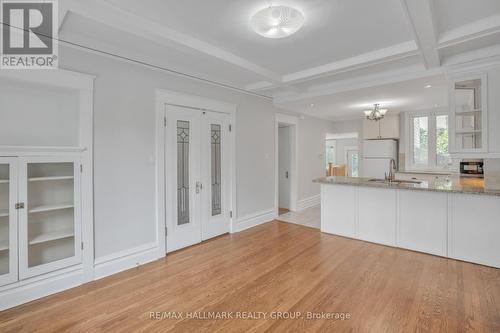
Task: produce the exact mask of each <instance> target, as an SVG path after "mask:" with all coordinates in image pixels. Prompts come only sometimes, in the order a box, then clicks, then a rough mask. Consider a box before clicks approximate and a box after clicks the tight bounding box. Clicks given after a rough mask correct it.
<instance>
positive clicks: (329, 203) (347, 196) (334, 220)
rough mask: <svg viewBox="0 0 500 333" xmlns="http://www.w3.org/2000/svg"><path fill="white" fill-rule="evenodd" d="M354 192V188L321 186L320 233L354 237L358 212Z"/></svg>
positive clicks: (355, 189) (355, 193)
mask: <svg viewBox="0 0 500 333" xmlns="http://www.w3.org/2000/svg"><path fill="white" fill-rule="evenodd" d="M356 191H357V188H356V187H354V186H321V231H322V232H327V233H331V234H336V235H341V236H346V237H355V235H356V225H355V223H356V218H357V212H358V207H357V199H356V197H357V192H356ZM332 198H335V199H334V200H332Z"/></svg>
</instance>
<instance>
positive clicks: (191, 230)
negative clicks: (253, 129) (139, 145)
mask: <svg viewBox="0 0 500 333" xmlns="http://www.w3.org/2000/svg"><path fill="white" fill-rule="evenodd" d="M165 112H166V119H167V121H166V132H165V133H166V138H165V144H166V152H165V167H166V170H165V171H166V200H167V202H166V208H167V209H166V215H165V216H166V219H167V221H166V226H167V252H170V251H175V250H178V249H181V248H183V247H186V246H190V245H193V244H196V243H199V242H201V221H200V206H201V195H200V192H201V191H202V186H203V184H202V182H201V170H200V158H201V156H200V152H201V149H200V129H201V126H200V122H201V112H200V111H199V110H193V109H189V108H184V107H179V106H172V105H166V106H165Z"/></svg>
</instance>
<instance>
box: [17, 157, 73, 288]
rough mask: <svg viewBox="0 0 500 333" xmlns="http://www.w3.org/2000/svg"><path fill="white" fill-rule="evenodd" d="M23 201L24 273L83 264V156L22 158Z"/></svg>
mask: <svg viewBox="0 0 500 333" xmlns="http://www.w3.org/2000/svg"><path fill="white" fill-rule="evenodd" d="M19 201H20V202H22V203H23V204H24V207H23V208H22V209H19V210H18V212H19V276H20V278H21V279H24V278H29V277H32V276H35V275H39V274H44V273H47V272H50V271H54V270H57V269H61V268H64V267H68V266H71V265H75V264H78V263H81V259H82V250H81V212H80V162H79V158H78V157H72V156H68V157H23V158H21V159H20V163H19Z"/></svg>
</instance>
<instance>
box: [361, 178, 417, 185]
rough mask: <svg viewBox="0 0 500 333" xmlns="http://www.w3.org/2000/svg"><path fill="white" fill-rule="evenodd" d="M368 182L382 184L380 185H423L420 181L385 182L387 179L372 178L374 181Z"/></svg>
mask: <svg viewBox="0 0 500 333" xmlns="http://www.w3.org/2000/svg"><path fill="white" fill-rule="evenodd" d="M368 181H369V182H373V183H380V184H422V182H421V181H418V180H399V179H395V180H392V181H389V180H385V179H378V178H372V179H369V180H368Z"/></svg>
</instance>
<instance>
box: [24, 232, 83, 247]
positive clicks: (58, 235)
mask: <svg viewBox="0 0 500 333" xmlns="http://www.w3.org/2000/svg"><path fill="white" fill-rule="evenodd" d="M74 236H75V234H74V232H73V231H72V230H59V231H53V232H48V233H45V234H42V235H36V236H31V237H30V240H29V245H35V244H40V243H46V242H50V241H54V240H58V239H65V238H70V237H74Z"/></svg>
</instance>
